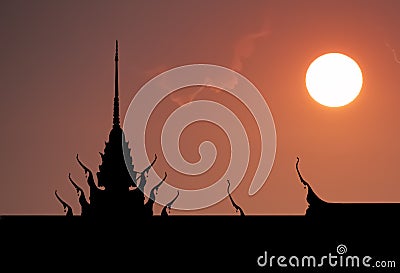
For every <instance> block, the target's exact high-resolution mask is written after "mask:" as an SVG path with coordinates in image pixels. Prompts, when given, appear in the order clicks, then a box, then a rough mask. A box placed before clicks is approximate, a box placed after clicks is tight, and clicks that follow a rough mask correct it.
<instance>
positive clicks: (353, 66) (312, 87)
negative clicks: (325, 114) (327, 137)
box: [306, 53, 363, 107]
mask: <svg viewBox="0 0 400 273" xmlns="http://www.w3.org/2000/svg"><path fill="white" fill-rule="evenodd" d="M362 84H363V76H362V72H361V69H360V67H359V66H358V64H357V63H356V62H355V61H354V60H353V59H351V58H350V57H348V56H346V55H344V54H341V53H327V54H324V55H322V56H320V57H318V58H316V59H315V60H314V61H313V62H312V63H311V64H310V66H309V67H308V70H307V73H306V87H307V90H308V93H309V94H310V96H311V97H312V98H313V99H314V100H315V101H317V102H318V103H320V104H322V105H325V106H328V107H340V106H344V105H346V104H349V103H350V102H352V101H353V100H354V99H355V98H356V97H357V96H358V94H359V93H360V91H361V87H362Z"/></svg>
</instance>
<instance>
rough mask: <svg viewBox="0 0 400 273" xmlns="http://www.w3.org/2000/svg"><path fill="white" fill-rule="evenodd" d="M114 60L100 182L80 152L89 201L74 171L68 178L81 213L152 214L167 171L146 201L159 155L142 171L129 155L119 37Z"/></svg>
mask: <svg viewBox="0 0 400 273" xmlns="http://www.w3.org/2000/svg"><path fill="white" fill-rule="evenodd" d="M114 61H115V93H114V107H113V125H112V129H111V131H110V134H109V141H108V142H106V143H105V148H104V152H103V153H100V156H101V164H100V165H99V171H98V172H97V173H96V175H97V184H96V182H95V178H94V175H93V173H92V171H91V170H90V169H89V168H88V167H87V166H86V164H84V163H83V162H82V161H81V160H80V158H79V156H78V154H77V155H76V160H77V161H78V164H79V165H80V166H81V167H82V169H83V171H84V173H85V175H86V180H87V183H88V186H89V189H90V194H89V201H88V200H86V196H85V193H84V191H83V190H82V188H80V187H79V186H78V185H77V184H76V183H75V182H74V181H73V180H72V178H71V174H69V180H70V182H71V183H72V185H73V186H74V187H75V189H76V191H77V193H78V197H79V204H80V205H81V216H90V217H99V216H100V217H104V216H122V217H131V216H144V215H150V214H151V215H153V204H154V202H155V195H154V192H156V191H157V190H158V188H159V187H160V186H161V184H162V182H164V181H165V179H166V175H165V177H164V179H163V180H162V181H161V182H160V183H159V184H158V185H156V186H155V187H154V188H153V190H152V191H151V193H150V195H151V196H150V198H149V200H148V202H147V203H146V204H145V203H144V201H145V195H144V192H145V187H146V184H147V178H148V173H149V171H150V169H151V168H152V167H153V166H154V164H155V162H156V160H157V155H155V158H154V160H153V161H152V162H151V164H150V165H149V166H148V167H146V168H145V169H144V170H143V171H140V172H138V171H135V170H134V166H133V164H132V157H131V155H130V152H131V150H130V148H129V146H128V142H127V141H126V139H125V133H124V132H123V130H122V128H121V126H120V119H119V92H118V91H119V87H118V41H116V51H115V59H114ZM138 180H139V181H138ZM57 198H58V196H57ZM59 200H60V202H62V204H63V205H64V203H63V201H62V200H61V199H59ZM65 206H67V205H65ZM67 208H68V206H67ZM71 211H72V210H71ZM71 214H72V212H71ZM68 215H70V214H68Z"/></svg>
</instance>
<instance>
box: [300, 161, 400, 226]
mask: <svg viewBox="0 0 400 273" xmlns="http://www.w3.org/2000/svg"><path fill="white" fill-rule="evenodd" d="M299 161H300V159H299V158H298V157H297V161H296V171H297V174H298V176H299V179H300V182H301V183H302V184H303V185H304V188H305V189H307V197H306V200H307V203H308V207H307V210H306V213H305V216H307V217H310V218H319V219H338V218H343V219H353V218H354V217H356V218H357V219H360V218H363V219H376V218H382V217H383V218H387V217H393V216H398V215H399V214H400V203H339V202H327V201H325V200H323V199H322V198H320V197H319V196H318V195H317V194H316V193H315V191H314V190H313V189H312V188H311V186H310V184H309V183H308V182H307V181H306V180H305V179H304V178H303V176H302V175H301V173H300V170H299Z"/></svg>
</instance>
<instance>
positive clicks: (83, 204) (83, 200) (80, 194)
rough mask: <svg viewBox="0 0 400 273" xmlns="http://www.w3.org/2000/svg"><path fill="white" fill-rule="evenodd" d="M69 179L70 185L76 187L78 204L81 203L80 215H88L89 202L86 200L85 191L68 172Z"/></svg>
mask: <svg viewBox="0 0 400 273" xmlns="http://www.w3.org/2000/svg"><path fill="white" fill-rule="evenodd" d="M68 178H69V181H71V183H72V185H73V186H74V187H75V189H76V193H77V194H78V198H79V204H80V205H81V215H82V216H88V215H90V204H89V202H88V201H87V200H86V196H85V192H84V191H83V190H82V188H81V187H79V186H78V185H77V184H76V183H75V182H74V180H72V178H71V174H68Z"/></svg>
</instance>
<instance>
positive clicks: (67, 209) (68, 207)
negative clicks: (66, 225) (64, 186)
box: [54, 190, 74, 216]
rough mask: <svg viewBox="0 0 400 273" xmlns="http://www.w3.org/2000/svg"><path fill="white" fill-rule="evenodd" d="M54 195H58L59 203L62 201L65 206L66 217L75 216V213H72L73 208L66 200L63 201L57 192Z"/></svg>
mask: <svg viewBox="0 0 400 273" xmlns="http://www.w3.org/2000/svg"><path fill="white" fill-rule="evenodd" d="M54 194H55V195H56V197H57V199H58V201H60V203H61V204H62V205H63V208H64V212H65V215H66V216H73V215H74V213H73V212H72V208H71V206H70V205H68V204H67V203H66V202H65V201H64V200H62V199H61V197H60V196H58V194H57V190H55V191H54Z"/></svg>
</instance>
